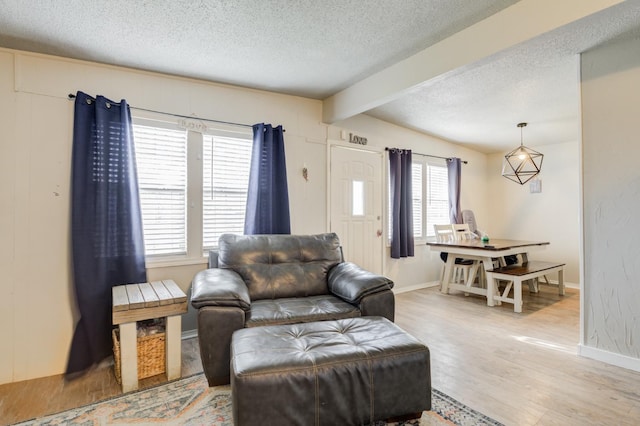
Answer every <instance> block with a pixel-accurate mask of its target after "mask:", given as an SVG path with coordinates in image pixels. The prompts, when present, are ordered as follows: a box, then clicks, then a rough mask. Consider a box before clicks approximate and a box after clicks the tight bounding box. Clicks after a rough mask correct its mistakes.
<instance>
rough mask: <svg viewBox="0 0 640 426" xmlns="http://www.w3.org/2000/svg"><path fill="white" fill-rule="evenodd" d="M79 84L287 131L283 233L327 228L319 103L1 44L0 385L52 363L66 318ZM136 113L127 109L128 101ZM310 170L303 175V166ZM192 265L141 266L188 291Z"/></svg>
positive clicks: (60, 352) (69, 329)
mask: <svg viewBox="0 0 640 426" xmlns="http://www.w3.org/2000/svg"><path fill="white" fill-rule="evenodd" d="M77 90H82V91H84V92H86V93H89V94H91V95H97V94H101V95H104V96H107V97H108V98H111V99H114V100H116V101H118V100H120V99H121V98H126V99H127V101H128V102H129V104H130V105H132V106H134V107H141V108H148V109H153V110H159V111H164V112H171V113H176V114H182V115H192V114H193V115H195V116H198V117H203V118H213V119H217V120H223V121H231V122H239V123H247V124H253V123H257V122H267V123H273V124H282V125H283V126H284V128H285V129H286V133H285V143H286V153H287V173H288V175H289V190H290V204H291V217H292V224H291V225H292V232H294V233H319V232H324V231H325V227H326V197H325V186H326V147H325V146H326V126H324V125H323V124H321V123H320V120H321V108H322V105H321V102H320V101H316V100H310V99H304V98H298V97H292V96H284V95H277V94H272V93H268V92H263V91H256V90H248V89H243V88H238V87H231V86H225V85H217V84H211V83H205V82H202V81H197V80H190V79H183V78H177V77H170V76H164V75H159V74H153V73H148V72H140V71H136V70H129V69H124V68H117V67H110V66H104V65H99V64H93V63H87V62H80V61H73V60H66V59H62V58H55V57H49V56H43V55H34V54H29V53H26V52H16V51H11V50H5V49H0V99H1V100H2V102H0V144H1V145H0V198H1V199H2V202H1V203H0V239H1V243H0V271H2V279H0V295H1V297H0V342H2V343H1V347H2V350H0V383H6V382H12V381H20V380H25V379H30V378H35V377H42V376H48V375H52V374H59V373H62V372H63V370H64V368H65V366H66V361H67V353H68V348H69V344H70V341H71V336H72V333H73V326H74V311H75V307H74V303H75V302H74V296H73V290H72V284H71V272H70V264H71V258H70V253H69V247H70V241H69V217H70V214H69V204H70V198H69V191H70V168H71V161H70V158H71V141H72V132H73V130H72V129H73V102H71V101H69V100H68V99H67V94H68V93H75V92H76V91H77ZM132 114H133V115H135V114H136V112H135V109H134V110H132ZM305 163H306V165H307V167H309V169H310V170H313V173H314V176H316V177H317V179H310V180H309V182H306V181H305V180H304V179H303V178H302V176H301V175H300V171H301V169H302V164H305ZM203 267H204V261H203V263H202V264H197V265H188V266H178V267H163V268H154V269H150V270H149V278H150V279H161V278H164V279H174V280H175V281H176V282H177V283H178V284H179V285H180V286H181V287H182V288H183V289H184V290H187V289H188V287H189V284H190V281H191V278H192V277H193V275H194V273H195V272H196V271H198V270H200V269H202V268H203Z"/></svg>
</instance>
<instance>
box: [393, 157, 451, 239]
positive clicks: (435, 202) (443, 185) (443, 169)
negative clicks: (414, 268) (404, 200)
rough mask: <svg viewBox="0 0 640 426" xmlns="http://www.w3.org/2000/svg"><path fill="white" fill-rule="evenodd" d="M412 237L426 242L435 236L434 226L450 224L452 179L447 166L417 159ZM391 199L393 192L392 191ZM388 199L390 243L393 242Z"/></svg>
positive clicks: (414, 166)
mask: <svg viewBox="0 0 640 426" xmlns="http://www.w3.org/2000/svg"><path fill="white" fill-rule="evenodd" d="M411 185H412V186H411V189H412V198H413V200H412V205H413V236H414V238H416V239H426V238H427V237H432V236H434V235H435V233H434V230H433V225H435V224H443V223H449V222H450V221H449V178H448V172H447V166H446V165H442V164H436V163H432V162H428V161H425V160H420V159H418V160H416V158H415V157H414V160H413V164H412V167H411ZM389 197H391V191H389ZM391 206H392V201H391V198H389V239H391Z"/></svg>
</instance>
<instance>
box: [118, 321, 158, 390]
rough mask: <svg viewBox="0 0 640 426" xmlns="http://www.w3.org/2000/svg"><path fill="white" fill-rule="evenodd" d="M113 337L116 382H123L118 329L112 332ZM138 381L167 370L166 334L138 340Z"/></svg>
mask: <svg viewBox="0 0 640 426" xmlns="http://www.w3.org/2000/svg"><path fill="white" fill-rule="evenodd" d="M111 335H112V337H113V361H114V365H113V368H114V371H115V375H116V380H117V382H118V383H119V384H120V383H121V381H122V373H121V360H120V333H119V330H118V329H117V328H114V329H113V330H112V332H111ZM137 340H138V341H137V347H138V348H137V352H138V380H140V379H144V378H147V377H151V376H155V375H157V374H162V373H164V372H165V370H166V353H165V333H156V334H152V335H150V336H144V337H138V338H137Z"/></svg>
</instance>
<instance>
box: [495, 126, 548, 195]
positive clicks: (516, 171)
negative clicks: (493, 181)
mask: <svg viewBox="0 0 640 426" xmlns="http://www.w3.org/2000/svg"><path fill="white" fill-rule="evenodd" d="M526 125H527V123H519V124H518V127H520V146H519V147H517V148H516V149H514V150H513V151H511V152H509V153H508V154H507V155H505V156H504V161H503V162H502V176H504V177H506V178H507V179H509V180H512V181H514V182H516V183H519V184H520V185H524V184H525V183H527V182H528V181H530V180H531V179H533V178H534V177H535V176H536V175H537V174H538V173H540V170H541V169H542V159H543V158H544V155H543V154H541V153H539V152H538V151H535V150H533V149H531V148H527V147H526V146H524V145H523V144H522V128H523V127H525V126H526Z"/></svg>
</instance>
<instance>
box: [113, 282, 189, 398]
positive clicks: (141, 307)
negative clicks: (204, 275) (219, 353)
mask: <svg viewBox="0 0 640 426" xmlns="http://www.w3.org/2000/svg"><path fill="white" fill-rule="evenodd" d="M112 295H113V309H112V312H113V325H117V326H118V327H119V328H120V358H121V359H120V366H121V377H122V391H123V392H129V391H132V390H136V389H138V354H137V333H136V322H137V321H143V320H147V319H153V318H165V323H166V337H165V342H166V347H165V350H166V374H167V379H168V380H173V379H177V378H179V377H180V363H181V359H180V358H181V355H182V352H181V345H180V340H181V334H182V330H181V324H182V317H181V315H182V314H184V313H186V312H187V296H186V295H185V294H184V292H183V291H182V290H181V289H180V287H178V285H177V284H176V283H175V282H174V281H173V280H163V281H154V282H151V283H142V284H126V285H119V286H115V287H113V288H112Z"/></svg>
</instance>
